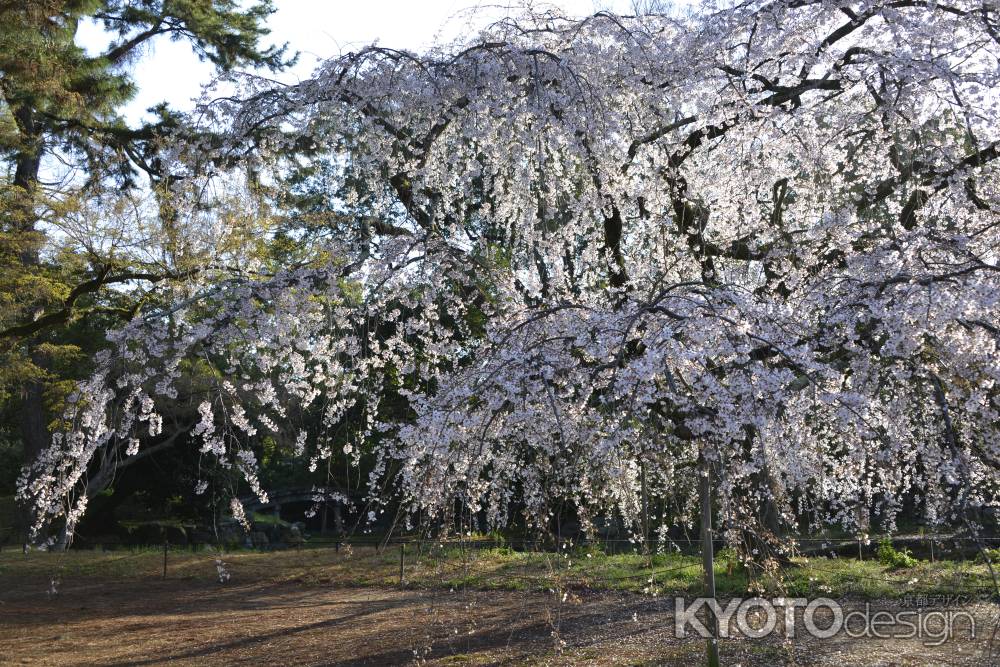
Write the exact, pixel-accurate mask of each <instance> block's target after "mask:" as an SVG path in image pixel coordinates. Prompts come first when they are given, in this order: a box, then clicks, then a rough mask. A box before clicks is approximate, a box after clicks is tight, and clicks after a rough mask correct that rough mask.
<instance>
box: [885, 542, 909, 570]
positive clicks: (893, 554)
mask: <svg viewBox="0 0 1000 667" xmlns="http://www.w3.org/2000/svg"><path fill="white" fill-rule="evenodd" d="M878 562H880V563H882V565H885V566H886V567H888V568H890V569H893V570H902V569H905V568H910V567H915V566H916V564H917V559H916V558H914V557H913V555H912V554H910V550H909V549H902V550H899V549H896V548H895V547H893V546H892V541H891V540H890V539H889V538H888V537H886V538H883V539H882V540H881V541H880V542H879V543H878Z"/></svg>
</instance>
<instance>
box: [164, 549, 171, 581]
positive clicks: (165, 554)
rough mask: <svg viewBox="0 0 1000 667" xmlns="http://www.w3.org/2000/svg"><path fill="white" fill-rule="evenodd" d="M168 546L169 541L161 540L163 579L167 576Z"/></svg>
mask: <svg viewBox="0 0 1000 667" xmlns="http://www.w3.org/2000/svg"><path fill="white" fill-rule="evenodd" d="M169 546H170V543H169V542H167V541H166V540H164V541H163V578H164V579H166V578H167V548H168V547H169Z"/></svg>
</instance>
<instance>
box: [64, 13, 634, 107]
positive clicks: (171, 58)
mask: <svg viewBox="0 0 1000 667" xmlns="http://www.w3.org/2000/svg"><path fill="white" fill-rule="evenodd" d="M501 1H502V0H501ZM274 4H275V6H276V7H277V11H276V12H275V13H274V14H273V15H272V16H271V18H270V20H269V21H268V27H269V28H270V29H271V34H270V35H269V37H268V39H269V40H270V41H271V42H274V43H279V44H280V43H284V42H288V44H289V48H290V49H291V50H293V51H299V52H300V53H301V55H300V58H299V63H298V64H297V65H296V67H295V68H294V69H293V70H292V71H290V72H286V73H284V74H282V75H281V77H280V78H281V79H283V80H286V81H296V80H299V79H303V78H307V77H308V76H309V74H310V73H311V72H312V71H313V69H314V67H315V66H316V64H317V62H319V61H321V60H324V59H326V58H330V57H333V56H336V55H338V54H340V53H342V52H346V51H351V50H356V49H357V48H358V47H359V46H364V45H366V44H370V43H372V42H375V41H377V42H379V43H380V44H382V45H385V46H393V47H397V48H407V49H411V50H414V51H419V50H421V49H422V48H424V47H426V46H427V45H429V44H431V43H433V42H434V41H435V38H436V36H437V35H441V36H442V37H444V38H448V37H454V36H455V35H456V34H458V33H459V32H461V31H463V29H467V28H466V26H467V25H468V21H467V20H465V19H467V18H468V10H470V8H472V7H474V6H475V5H476V4H477V3H476V2H475V0H409V1H406V0H367V1H365V0H275V3H274ZM481 4H482V5H483V6H486V3H481ZM548 4H550V5H556V6H558V7H560V8H561V9H562V10H563V11H564V13H566V14H567V15H578V16H583V15H587V14H591V13H593V12H594V11H595V9H612V10H614V11H618V12H622V13H625V12H628V10H629V8H630V6H631V2H630V0H555V1H554V2H549V3H548ZM489 6H490V7H491V8H489V9H485V10H480V15H482V14H484V13H488V14H492V15H494V16H498V15H502V14H503V13H504V10H503V9H501V8H500V7H499V6H498V4H496V3H493V4H492V5H489ZM463 15H464V17H465V18H464V19H463ZM77 41H78V43H79V44H81V45H82V46H83V47H84V48H86V49H88V50H89V51H91V52H97V51H100V50H101V49H102V47H104V46H106V45H107V43H108V36H107V35H105V34H103V33H102V31H101V29H100V28H99V27H98V26H97V25H96V24H85V25H82V26H81V27H80V30H79V31H78V33H77ZM133 66H134V68H135V69H134V71H135V77H136V81H137V83H138V85H139V93H138V95H137V96H136V98H135V99H134V100H133V101H132V102H131V103H130V104H129V105H128V107H126V109H125V115H126V117H127V118H129V119H132V120H136V119H138V118H140V117H142V115H143V114H144V112H145V110H146V109H148V108H149V107H151V106H153V105H155V104H157V103H159V102H162V101H168V102H170V104H171V106H173V107H174V108H177V109H185V110H186V109H190V108H191V107H192V102H191V100H192V98H194V97H197V95H198V93H199V91H200V90H201V86H203V85H204V84H206V83H208V82H209V81H210V80H211V77H212V68H211V66H210V64H206V63H202V62H199V61H198V58H197V57H196V56H195V55H194V53H193V52H192V51H191V48H190V47H189V46H188V45H187V44H186V43H184V42H171V41H170V40H168V39H164V38H159V39H157V40H154V41H153V43H152V44H151V45H150V47H149V48H148V49H147V50H146V52H145V53H144V54H143V56H142V57H141V58H140V59H139V60H138V61H136V62H135V63H134V65H133Z"/></svg>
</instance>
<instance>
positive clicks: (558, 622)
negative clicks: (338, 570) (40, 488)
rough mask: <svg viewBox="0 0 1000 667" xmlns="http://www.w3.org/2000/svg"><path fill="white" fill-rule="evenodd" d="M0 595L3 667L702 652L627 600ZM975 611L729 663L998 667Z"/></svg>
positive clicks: (765, 645)
mask: <svg viewBox="0 0 1000 667" xmlns="http://www.w3.org/2000/svg"><path fill="white" fill-rule="evenodd" d="M0 584H2V588H0V664H4V665H7V664H10V665H16V664H37V665H160V664H167V663H169V664H181V665H185V664H188V665H206V664H208V665H214V664H218V665H223V664H224V665H241V664H246V665H296V664H302V665H344V666H346V665H395V664H413V663H422V664H433V665H501V664H540V665H541V664H545V665H548V664H553V665H593V664H598V665H661V664H662V665H685V666H687V665H697V664H699V662H700V659H701V656H702V650H703V644H702V640H700V639H694V638H691V639H685V640H678V639H675V638H674V637H673V625H674V623H673V615H672V613H671V609H672V604H671V602H669V601H667V600H655V599H650V598H647V597H641V596H637V595H630V594H612V593H593V594H578V595H572V594H570V595H568V596H567V598H566V601H565V602H563V603H560V596H557V595H552V594H549V595H546V594H539V593H524V592H476V591H449V590H447V589H445V590H439V591H426V590H420V591H416V590H403V591H399V590H392V589H384V588H382V589H379V588H333V587H330V586H317V585H313V584H309V585H306V584H296V583H278V584H276V583H253V584H245V585H236V584H227V585H220V584H218V583H215V582H209V581H204V580H201V581H197V580H167V581H95V580H89V581H80V582H78V583H76V584H67V585H65V586H63V587H62V588H61V590H59V592H58V594H57V595H54V596H50V595H48V594H47V593H46V582H44V581H42V580H37V581H25V580H19V581H14V580H11V579H0ZM970 609H973V610H974V611H975V612H976V615H977V618H981V619H982V623H981V631H980V637H979V638H978V639H977V640H975V641H971V640H969V639H968V638H967V637H966V636H965V635H962V636H961V637H960V638H958V639H956V640H954V641H952V642H949V643H945V644H943V645H942V646H940V647H936V648H933V647H927V646H924V645H923V643H922V642H921V641H920V640H879V639H868V640H863V639H862V640H852V639H850V638H847V637H837V638H834V639H829V640H823V641H820V640H810V641H803V640H796V641H795V643H793V644H791V645H783V644H782V642H781V640H780V639H778V638H768V639H764V640H748V639H733V640H728V641H725V642H724V643H723V657H724V658H725V662H724V664H726V665H741V666H742V667H749V666H751V665H768V666H770V665H783V664H799V665H835V666H837V667H848V666H853V665H858V666H864V667H875V666H878V665H884V666H889V665H928V666H930V665H934V666H937V665H996V664H1000V661H997V660H996V658H995V657H994V659H993V660H992V661H991V660H990V659H989V658H987V657H985V653H984V649H985V648H986V645H987V640H988V635H989V634H990V631H992V629H993V625H992V622H993V621H992V619H991V615H993V616H995V613H996V611H995V609H994V608H991V607H989V606H985V605H984V606H980V607H975V608H970ZM987 625H989V627H988V628H987ZM983 628H986V629H987V630H988V631H987V632H985V633H984V632H982V629H983ZM984 635H986V636H984Z"/></svg>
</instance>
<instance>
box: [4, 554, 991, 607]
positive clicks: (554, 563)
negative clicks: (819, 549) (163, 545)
mask: <svg viewBox="0 0 1000 667" xmlns="http://www.w3.org/2000/svg"><path fill="white" fill-rule="evenodd" d="M216 559H221V560H222V561H224V562H225V564H226V568H227V569H228V570H229V572H230V574H231V575H232V579H231V581H232V582H240V581H245V582H250V581H255V582H256V581H267V582H275V583H280V582H294V583H301V584H309V585H321V586H327V585H331V586H350V587H354V586H380V587H388V586H398V585H399V583H400V582H399V562H400V549H399V547H398V546H392V547H388V548H386V549H383V550H377V549H375V548H373V547H354V548H342V549H341V550H340V551H339V552H337V551H335V550H334V549H326V548H324V549H309V548H304V549H296V550H288V551H277V552H255V551H236V552H230V553H225V554H217V553H215V552H212V551H202V552H191V551H181V550H172V551H170V552H169V553H168V558H167V565H168V573H167V576H168V577H169V578H183V579H202V578H204V579H206V580H213V579H215V578H216V576H217V572H216V564H215V561H216ZM403 570H404V572H403V576H404V581H403V583H404V585H405V586H408V587H414V588H446V589H447V588H455V589H459V588H469V589H479V590H515V591H516V590H523V591H548V590H563V591H566V590H587V589H590V590H613V591H629V592H635V593H645V594H649V595H659V596H673V595H697V594H700V593H701V591H702V571H701V559H700V557H697V556H688V555H682V554H656V555H651V556H647V555H643V554H638V553H630V554H611V555H606V554H604V553H602V552H600V551H599V550H594V549H571V550H566V551H564V552H562V553H542V552H521V551H514V550H511V549H509V548H506V547H493V548H484V549H473V548H465V549H461V548H456V547H453V546H447V547H442V546H440V545H424V547H423V548H422V549H419V550H418V549H417V548H416V547H414V546H413V545H410V546H408V547H407V548H406V550H405V553H404V554H403ZM162 573H163V551H162V549H156V548H153V549H146V550H143V549H139V550H133V551H124V550H122V551H115V552H111V553H100V552H91V551H70V552H68V553H44V552H31V553H29V554H28V555H27V556H24V555H23V554H21V553H20V551H15V550H8V551H4V552H2V553H0V579H3V580H6V581H7V582H9V583H8V584H7V585H19V584H22V583H25V582H32V581H35V582H38V581H48V579H49V578H51V577H58V578H60V579H62V580H63V581H64V582H65V581H68V580H70V579H88V578H93V579H119V580H120V579H145V578H159V577H161V576H162ZM715 577H716V588H717V590H718V594H719V595H720V596H738V595H746V594H747V593H748V591H753V592H755V593H760V594H763V595H771V596H774V595H791V596H796V597H844V596H855V597H861V598H869V599H887V598H900V597H902V596H905V595H913V594H926V595H959V594H962V595H975V594H985V593H988V592H989V591H990V583H991V582H990V578H989V574H988V572H987V569H986V566H985V564H983V563H976V562H964V563H962V562H954V561H938V562H936V563H928V562H917V563H916V564H915V565H914V567H912V568H909V569H907V570H905V571H900V570H894V569H892V568H887V567H886V566H884V565H882V564H881V563H880V562H878V561H875V560H869V561H858V560H854V559H846V558H841V559H838V558H832V559H827V558H812V559H806V558H797V559H793V561H792V562H791V563H790V564H789V565H788V566H786V567H784V568H782V570H781V571H780V572H777V573H774V574H771V575H768V576H764V577H760V578H758V579H756V580H751V578H750V577H749V575H748V573H747V571H746V570H745V569H744V568H742V567H741V566H739V565H738V564H734V563H732V562H730V561H729V560H728V559H727V558H726V557H725V554H721V557H720V559H719V560H717V562H716V570H715Z"/></svg>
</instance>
